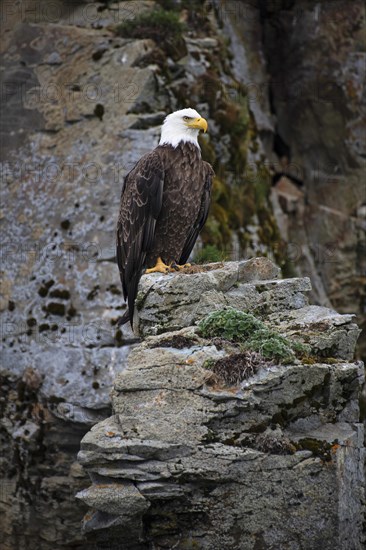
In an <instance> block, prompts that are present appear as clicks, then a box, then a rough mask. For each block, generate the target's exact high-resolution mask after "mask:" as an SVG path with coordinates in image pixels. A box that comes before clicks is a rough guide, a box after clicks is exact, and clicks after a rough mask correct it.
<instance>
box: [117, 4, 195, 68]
mask: <svg viewBox="0 0 366 550" xmlns="http://www.w3.org/2000/svg"><path fill="white" fill-rule="evenodd" d="M183 30H184V25H183V24H182V23H181V22H180V21H179V14H178V13H176V12H174V11H167V10H164V9H162V8H158V9H155V10H153V11H151V12H147V13H141V14H139V15H137V16H136V17H135V18H134V19H129V20H127V21H124V22H123V23H122V24H121V25H118V27H117V28H116V34H117V35H119V36H122V37H124V38H141V39H146V38H150V39H151V40H154V41H155V42H156V43H157V44H159V46H160V48H162V49H163V50H165V52H166V53H167V55H170V56H171V57H173V59H175V60H177V59H179V58H180V57H182V56H183V55H185V54H186V47H185V42H184V40H183V37H182V33H183Z"/></svg>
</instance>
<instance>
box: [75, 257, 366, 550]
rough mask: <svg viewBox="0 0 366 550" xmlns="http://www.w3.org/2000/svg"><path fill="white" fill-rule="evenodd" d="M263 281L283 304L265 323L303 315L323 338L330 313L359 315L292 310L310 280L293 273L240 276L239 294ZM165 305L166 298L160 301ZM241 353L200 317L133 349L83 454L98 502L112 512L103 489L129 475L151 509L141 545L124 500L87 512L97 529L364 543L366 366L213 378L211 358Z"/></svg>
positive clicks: (158, 537) (159, 539) (299, 367)
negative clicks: (362, 405)
mask: <svg viewBox="0 0 366 550" xmlns="http://www.w3.org/2000/svg"><path fill="white" fill-rule="evenodd" d="M225 267H226V266H225ZM232 268H233V264H232V263H231V264H229V265H228V273H227V277H226V278H225V276H223V274H222V269H223V268H221V267H219V268H218V269H217V271H218V273H217V274H215V271H216V270H214V271H213V272H210V275H211V277H210V283H211V285H212V286H213V287H214V288H217V287H219V288H220V286H219V285H222V286H223V287H224V288H225V285H226V288H227V289H229V290H228V291H229V292H230V287H231V285H232V281H233V277H232V274H233V269H232ZM234 273H235V270H234ZM198 275H199V276H201V275H202V274H201V273H199V274H198ZM204 275H205V276H206V278H207V274H204ZM168 277H169V276H168ZM191 277H192V276H190V275H187V276H182V277H181V280H182V281H185V282H186V288H187V289H189V291H188V292H187V295H183V296H182V300H184V299H185V298H186V299H187V307H188V308H189V307H190V294H191V292H192V286H191V282H190V281H191ZM145 279H146V278H145ZM161 279H163V278H161ZM171 280H172V278H171V279H170V280H169V279H168V283H167V285H170V284H171V282H170V281H171ZM206 283H207V281H206ZM161 284H162V283H161ZM181 284H182V283H181ZM255 284H261V285H262V288H263V292H272V297H271V300H273V302H274V303H275V304H276V303H277V306H276V307H277V308H278V309H279V310H280V311H277V312H276V313H272V314H271V315H270V316H269V317H267V319H266V322H268V323H269V324H270V326H277V328H279V329H280V330H281V332H282V331H283V330H282V329H283V327H285V326H286V327H287V329H286V330H288V331H289V328H288V327H290V326H291V322H292V321H293V320H296V319H297V320H299V319H302V329H303V330H304V333H306V331H307V330H310V328H311V329H312V330H313V332H314V337H315V333H316V329H315V326H314V323H315V322H324V320H325V319H328V321H329V326H328V331H329V334H331V330H334V331H336V330H337V327H339V326H343V325H347V324H349V323H350V322H351V321H352V317H351V316H340V315H337V314H336V313H335V312H332V311H331V310H325V309H323V308H321V309H320V308H316V307H315V309H314V310H313V309H312V307H314V306H307V307H306V308H303V309H299V310H295V309H286V308H287V307H289V306H288V304H289V303H290V304H291V301H289V300H288V299H287V300H285V298H284V296H285V292H284V289H291V288H296V289H297V291H300V290H301V289H308V282H307V281H303V280H295V281H292V286H291V281H290V280H284V281H280V280H278V281H276V280H272V281H266V280H264V281H262V282H259V283H246V284H240V285H239V287H238V289H239V290H237V292H238V293H239V292H240V290H241V291H242V292H243V294H245V293H246V292H247V291H246V287H247V285H255ZM181 294H183V293H182V292H181ZM277 294H278V296H277ZM287 294H289V293H287ZM166 304H167V302H166V301H164V300H163V299H162V300H161V301H160V308H162V309H163V310H165V308H166ZM281 307H282V310H281ZM156 309H157V315H159V306H156ZM276 319H279V320H280V321H279V322H278V323H277V322H276ZM286 322H287V323H288V325H286V324H285V323H286ZM280 323H282V325H281V324H280ZM308 325H309V326H308ZM309 327H310V328H309ZM318 337H319V338H320V339H321V338H322V337H323V335H322V333H321V332H320V333H319V334H318ZM314 341H315V340H314ZM349 345H350V347H352V345H353V336H352V335H350V340H349ZM217 346H219V347H217ZM232 352H233V348H232V347H230V345H228V346H222V344H221V345H219V343H218V342H217V343H216V344H215V343H214V342H210V341H207V340H205V339H203V338H202V337H200V336H199V334H198V333H197V329H196V328H195V327H186V328H183V329H180V330H177V331H171V332H167V333H163V334H160V335H157V336H150V337H148V338H146V339H145V340H144V341H143V342H142V343H141V344H140V345H139V346H137V347H136V348H135V349H134V350H133V351H132V352H131V353H130V355H129V358H128V364H127V367H126V369H125V370H124V371H123V372H121V373H120V374H119V375H118V376H117V377H116V380H115V384H114V390H113V393H112V403H113V410H114V413H115V415H114V416H113V417H111V418H109V419H107V420H104V421H103V422H101V423H99V424H97V425H96V426H94V427H93V428H92V430H91V431H90V432H89V433H88V434H86V436H85V437H84V439H83V441H82V443H81V451H80V453H79V461H80V462H81V463H82V464H83V466H84V468H85V469H86V470H87V471H88V472H89V474H90V476H91V479H92V480H94V483H93V486H92V487H94V488H95V490H96V491H97V494H98V500H94V501H93V506H94V507H96V509H97V510H98V511H99V512H100V513H102V512H103V513H106V512H108V510H107V508H108V506H107V504H109V505H110V512H111V514H112V510H115V509H116V508H114V506H119V503H118V499H117V498H116V497H114V496H113V492H111V491H107V492H106V494H105V497H104V496H103V490H102V489H99V486H100V485H101V486H103V483H104V481H103V480H109V482H110V480H113V481H115V483H117V484H124V483H126V482H133V483H134V484H135V485H136V488H137V489H138V491H139V492H140V493H141V495H143V496H144V497H145V499H146V500H147V501H148V502H149V503H150V508H149V509H146V510H144V512H143V513H141V514H140V515H137V516H136V518H135V519H136V521H135V522H134V523H133V528H134V529H135V532H136V537H137V539H138V540H140V542H139V544H137V545H136V541H135V542H132V541H129V540H127V539H126V538H125V536H124V534H123V533H125V531H126V529H127V523H126V522H124V521H123V514H124V512H123V511H122V512H121V513H120V514H119V516H118V517H115V516H114V515H108V516H103V517H104V522H105V523H104V524H101V523H100V522H99V523H98V524H97V525H96V527H94V528H93V527H92V524H91V523H90V522H89V523H88V524H87V529H89V532H90V533H93V537H96V539H97V540H104V541H106V540H107V541H108V543H109V544H110V545H111V547H112V548H114V545H115V544H117V543H116V541H117V540H118V541H119V543H121V541H123V543H124V544H125V547H126V550H127V549H135V548H137V549H138V548H141V550H142V549H143V548H147V544H148V542H147V540H149V541H150V542H151V541H153V542H154V544H157V545H159V546H160V545H161V546H168V547H172V546H173V545H174V544H175V545H176V547H177V548H182V549H183V548H184V547H186V545H187V544H196V543H198V544H199V547H200V548H202V549H204V550H206V549H207V550H211V549H212V548H218V547H219V548H222V549H223V550H232V549H233V548H238V549H240V550H241V549H247V550H255V549H256V548H257V547H258V544H261V545H262V546H263V547H278V548H281V547H284V546H285V545H287V546H288V547H289V548H294V549H295V548H296V549H299V550H300V549H301V548H303V549H306V550H312V549H313V548H317V547H319V546H322V547H324V548H326V549H327V550H328V549H329V550H330V549H331V548H340V549H342V550H343V549H344V550H351V549H352V550H354V549H357V550H361V547H362V543H361V540H362V534H361V532H362V517H363V499H364V496H365V480H364V475H363V470H362V468H360V465H361V464H362V463H363V461H364V454H365V453H364V446H363V437H364V434H363V426H362V424H361V423H360V422H359V406H358V395H359V390H360V387H361V385H362V384H363V381H364V370H363V365H362V364H361V363H350V362H345V361H343V362H342V361H341V360H338V361H335V362H332V363H331V364H327V363H316V364H312V365H308V364H301V363H300V362H297V364H293V365H286V366H283V365H276V364H273V365H271V366H270V365H268V366H266V367H263V368H261V369H260V370H259V371H258V372H257V373H256V374H255V375H253V376H251V377H250V378H248V379H246V380H244V381H243V382H242V383H240V384H238V385H237V386H231V387H225V385H224V384H219V383H217V382H216V381H215V380H214V379H212V375H211V372H210V370H208V368H207V360H208V359H210V360H211V361H212V360H213V361H214V360H215V359H219V358H223V357H225V356H227V355H228V354H230V353H232ZM315 479H316V483H315V482H314V480H315ZM340 480H341V481H340ZM111 498H112V499H113V498H116V502H115V503H111V501H110V499H111ZM108 513H109V512H108ZM150 514H151V515H150ZM167 514H168V516H167ZM167 517H169V518H170V519H169V524H168V525H169V526H168V527H167V525H166V518H167ZM149 518H151V519H149ZM242 518H245V523H244V524H243V521H242ZM164 525H165V527H164ZM112 526H113V527H112ZM144 537H146V538H144Z"/></svg>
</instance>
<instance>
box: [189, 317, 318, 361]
mask: <svg viewBox="0 0 366 550" xmlns="http://www.w3.org/2000/svg"><path fill="white" fill-rule="evenodd" d="M198 328H199V331H200V332H201V334H202V336H203V337H205V338H217V337H219V338H224V339H225V340H230V341H231V342H238V343H240V344H242V347H243V349H244V350H250V351H255V352H258V353H260V354H261V356H262V357H264V358H265V359H268V360H271V359H273V360H276V361H277V362H278V363H284V364H286V363H290V362H291V361H293V360H294V359H295V358H296V356H297V355H306V354H308V353H310V348H309V346H304V345H303V344H300V343H299V342H293V341H291V340H289V339H287V338H285V337H284V336H281V335H280V334H278V333H277V332H275V331H273V330H270V329H269V328H268V327H267V326H266V325H265V324H264V323H263V322H262V321H261V320H260V319H258V318H257V317H255V316H254V315H252V314H250V313H244V312H243V311H239V310H237V309H234V308H227V309H221V310H218V311H214V312H213V313H210V314H209V315H208V316H207V317H206V318H205V319H203V320H202V321H201V322H200V323H199V325H198Z"/></svg>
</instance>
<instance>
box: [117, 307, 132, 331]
mask: <svg viewBox="0 0 366 550" xmlns="http://www.w3.org/2000/svg"><path fill="white" fill-rule="evenodd" d="M129 320H130V312H129V311H128V309H127V310H126V311H125V312H124V314H123V315H122V317H120V318H119V319H118V321H117V326H119V327H120V326H122V325H124V324H125V323H128V321H129ZM131 325H132V322H131Z"/></svg>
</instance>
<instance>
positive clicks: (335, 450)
mask: <svg viewBox="0 0 366 550" xmlns="http://www.w3.org/2000/svg"><path fill="white" fill-rule="evenodd" d="M340 447H341V446H340V445H339V444H338V443H335V444H334V445H332V448H331V452H332V453H333V454H336V452H337V451H338V449H340Z"/></svg>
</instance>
